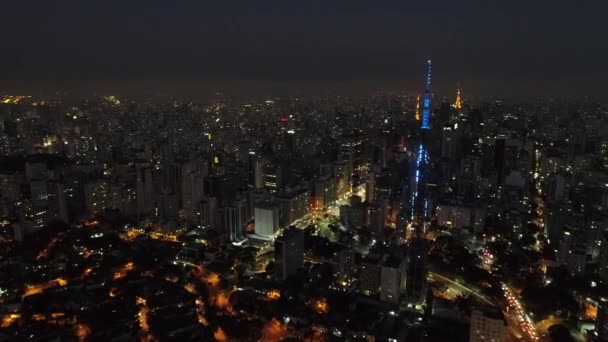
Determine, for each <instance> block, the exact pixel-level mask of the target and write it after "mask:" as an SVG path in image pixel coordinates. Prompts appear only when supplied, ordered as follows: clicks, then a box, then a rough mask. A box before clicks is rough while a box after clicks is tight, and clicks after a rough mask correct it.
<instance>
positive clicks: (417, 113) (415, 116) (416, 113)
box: [414, 94, 420, 121]
mask: <svg viewBox="0 0 608 342" xmlns="http://www.w3.org/2000/svg"><path fill="white" fill-rule="evenodd" d="M414 118H415V119H416V121H420V94H418V95H417V96H416V112H415V113H414Z"/></svg>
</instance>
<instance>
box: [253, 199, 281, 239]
mask: <svg viewBox="0 0 608 342" xmlns="http://www.w3.org/2000/svg"><path fill="white" fill-rule="evenodd" d="M253 215H254V220H255V233H256V234H257V235H260V236H263V237H271V236H274V234H275V233H276V232H277V231H278V230H279V208H278V207H276V206H274V205H266V206H256V207H255V209H254V210H253Z"/></svg>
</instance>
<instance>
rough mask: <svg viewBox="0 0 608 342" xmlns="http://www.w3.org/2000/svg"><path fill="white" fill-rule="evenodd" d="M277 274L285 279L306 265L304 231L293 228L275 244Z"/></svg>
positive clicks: (285, 232) (284, 233) (284, 232)
mask: <svg viewBox="0 0 608 342" xmlns="http://www.w3.org/2000/svg"><path fill="white" fill-rule="evenodd" d="M274 260H275V274H276V276H277V278H279V279H285V278H287V277H288V276H289V275H292V274H295V273H296V272H297V271H298V269H299V268H300V267H302V265H303V264H304V231H302V230H300V229H298V228H295V227H291V228H289V229H286V230H284V231H283V234H282V235H281V236H279V237H278V238H277V239H276V240H275V242H274Z"/></svg>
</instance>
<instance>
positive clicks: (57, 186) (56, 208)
mask: <svg viewBox="0 0 608 342" xmlns="http://www.w3.org/2000/svg"><path fill="white" fill-rule="evenodd" d="M68 213H69V209H68V201H67V197H66V193H65V185H64V184H63V183H62V182H59V181H50V182H49V183H48V215H49V221H50V220H59V221H61V222H64V223H69V222H70V221H69V214H68Z"/></svg>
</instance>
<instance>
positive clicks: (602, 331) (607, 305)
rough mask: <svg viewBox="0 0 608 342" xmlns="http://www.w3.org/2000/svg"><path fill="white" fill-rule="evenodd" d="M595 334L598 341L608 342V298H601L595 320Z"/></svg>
mask: <svg viewBox="0 0 608 342" xmlns="http://www.w3.org/2000/svg"><path fill="white" fill-rule="evenodd" d="M595 333H596V335H597V340H598V341H608V298H604V297H600V300H599V303H598V307H597V316H596V318H595Z"/></svg>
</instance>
